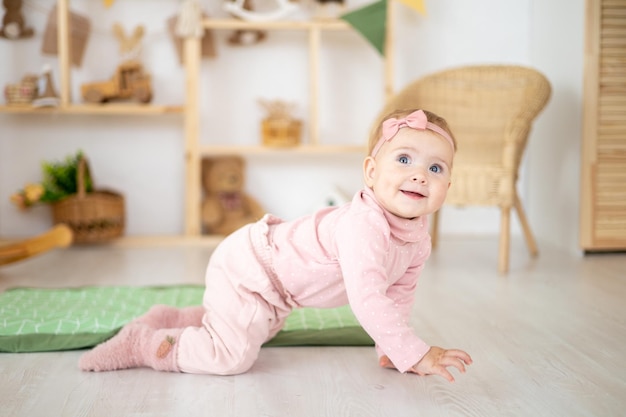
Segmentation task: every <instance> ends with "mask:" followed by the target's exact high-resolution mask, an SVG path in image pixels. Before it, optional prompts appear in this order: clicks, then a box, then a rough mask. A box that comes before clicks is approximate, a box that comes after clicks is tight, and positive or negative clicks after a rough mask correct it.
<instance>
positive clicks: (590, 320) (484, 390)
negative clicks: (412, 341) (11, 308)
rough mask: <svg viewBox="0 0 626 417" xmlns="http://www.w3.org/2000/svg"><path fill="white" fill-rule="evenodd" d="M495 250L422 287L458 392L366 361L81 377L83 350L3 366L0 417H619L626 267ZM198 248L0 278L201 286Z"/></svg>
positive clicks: (287, 358)
mask: <svg viewBox="0 0 626 417" xmlns="http://www.w3.org/2000/svg"><path fill="white" fill-rule="evenodd" d="M496 241H497V239H496V238H493V239H484V238H482V239H458V238H456V239H450V238H448V239H447V240H446V239H444V240H442V242H441V245H440V248H439V249H438V250H437V251H436V252H435V253H434V254H433V256H432V257H431V259H430V261H429V264H428V266H427V268H426V270H425V272H424V273H423V275H422V278H421V284H420V287H419V288H418V294H417V301H416V308H415V311H414V323H415V325H416V327H417V328H418V329H419V334H420V335H421V336H422V337H423V338H424V339H425V340H426V341H427V342H429V343H431V344H437V345H441V346H445V347H459V348H463V349H465V350H467V351H468V352H469V353H470V354H471V355H472V356H473V358H474V365H473V366H472V367H470V369H469V370H468V372H467V374H464V375H459V374H458V372H457V373H455V376H457V382H456V383H454V384H450V383H448V382H447V381H445V380H443V379H441V378H439V377H418V376H415V375H402V374H400V373H397V372H395V371H390V370H384V369H380V368H379V367H378V366H377V362H376V358H375V354H374V351H373V349H372V348H342V347H340V348H329V347H326V348H324V347H311V348H308V347H307V348H304V347H302V348H264V349H263V350H262V352H261V356H260V359H259V361H258V362H257V364H256V365H255V366H254V367H253V369H252V370H251V371H250V372H249V373H247V374H244V375H239V376H233V377H219V376H198V375H185V374H172V373H159V372H156V371H152V370H149V369H135V370H127V371H118V372H108V373H85V372H81V371H80V370H79V369H78V368H77V361H78V357H79V356H80V354H81V352H80V351H74V352H53V353H33V354H6V353H4V354H0V375H1V377H0V416H11V417H18V416H24V417H38V416H46V417H49V416H55V417H57V416H72V417H76V416H103V417H111V416H186V417H192V416H219V417H225V416H246V417H248V416H316V417H319V416H329V417H338V416H376V417H382V416H390V417H399V416H429V417H433V416H482V417H484V416H499V417H502V416H559V417H562V416H602V417H606V416H623V415H625V413H626V411H625V410H626V354H625V352H626V256H625V255H593V256H587V257H582V256H577V255H576V254H570V253H565V252H563V251H559V250H556V249H554V248H549V247H545V245H543V246H542V245H540V250H541V253H540V257H539V258H538V259H536V260H529V258H528V257H527V254H526V251H525V248H524V247H523V246H522V245H523V244H522V242H521V240H520V241H514V242H513V245H512V258H511V273H510V274H509V275H508V276H498V275H497V273H496V256H497V248H496V244H497V242H496ZM209 255H210V248H208V247H206V246H204V247H202V246H189V245H185V246H182V245H178V246H171V247H163V246H156V247H144V248H136V247H135V248H130V247H117V246H114V247H103V248H71V249H68V250H64V251H55V252H50V253H47V254H45V255H43V256H40V257H38V258H33V259H31V260H28V261H26V262H23V263H21V264H14V265H11V266H8V267H4V268H0V290H4V289H6V288H9V287H14V286H35V287H67V286H79V285H94V284H96V285H120V284H124V285H128V284H131V285H154V284H177V283H202V279H203V272H204V268H205V265H206V262H207V259H208V257H209Z"/></svg>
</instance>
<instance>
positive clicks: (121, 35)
mask: <svg viewBox="0 0 626 417" xmlns="http://www.w3.org/2000/svg"><path fill="white" fill-rule="evenodd" d="M144 33H145V29H144V27H143V26H141V25H139V26H137V27H135V30H134V31H133V33H132V34H131V35H130V36H127V35H126V32H124V28H123V27H122V25H121V24H119V23H115V24H114V25H113V34H114V35H115V37H116V38H117V40H118V42H119V44H120V54H121V55H122V57H123V60H125V61H126V60H131V59H139V55H140V53H141V39H142V38H143V35H144Z"/></svg>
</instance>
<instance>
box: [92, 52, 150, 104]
mask: <svg viewBox="0 0 626 417" xmlns="http://www.w3.org/2000/svg"><path fill="white" fill-rule="evenodd" d="M81 94H82V97H83V99H84V100H85V101H86V102H88V103H104V102H107V101H110V100H116V99H122V100H123V99H135V100H137V101H139V102H141V103H149V102H150V101H151V100H152V86H151V77H150V75H149V74H146V73H145V72H144V70H143V66H142V65H141V63H139V62H137V61H127V62H124V63H122V64H120V65H119V66H118V67H117V70H116V71H115V74H114V75H113V77H112V78H111V79H110V80H108V81H99V82H93V83H87V84H83V85H82V86H81Z"/></svg>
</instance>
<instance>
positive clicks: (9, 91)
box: [4, 75, 38, 105]
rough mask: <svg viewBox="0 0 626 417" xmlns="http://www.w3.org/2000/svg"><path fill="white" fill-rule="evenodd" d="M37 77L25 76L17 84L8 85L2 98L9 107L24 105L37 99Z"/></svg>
mask: <svg viewBox="0 0 626 417" xmlns="http://www.w3.org/2000/svg"><path fill="white" fill-rule="evenodd" d="M37 91H38V89H37V76H35V75H26V76H24V78H23V79H22V81H21V82H20V83H19V84H9V85H7V86H6V87H5V89H4V97H5V98H6V100H7V104H9V105H26V104H30V103H32V101H33V100H34V99H35V98H36V97H37Z"/></svg>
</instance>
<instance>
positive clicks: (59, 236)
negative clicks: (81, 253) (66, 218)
mask: <svg viewBox="0 0 626 417" xmlns="http://www.w3.org/2000/svg"><path fill="white" fill-rule="evenodd" d="M72 240H73V234H72V230H71V229H70V228H69V227H68V226H67V225H65V224H58V225H56V226H54V227H53V228H52V229H50V230H48V231H47V232H45V233H42V234H40V235H38V236H35V237H33V238H30V239H26V240H22V241H20V242H17V243H10V244H8V245H3V246H0V266H2V265H6V264H10V263H13V262H17V261H22V260H25V259H28V258H30V257H32V256H35V255H39V254H41V253H44V252H47V251H49V250H52V249H55V248H66V247H68V246H70V245H71V244H72Z"/></svg>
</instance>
